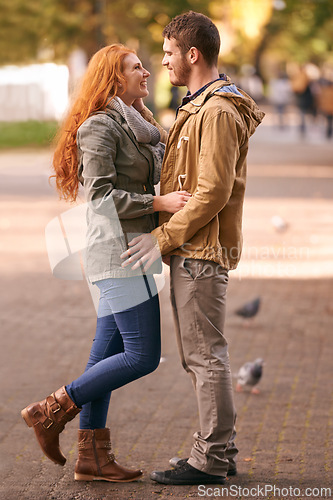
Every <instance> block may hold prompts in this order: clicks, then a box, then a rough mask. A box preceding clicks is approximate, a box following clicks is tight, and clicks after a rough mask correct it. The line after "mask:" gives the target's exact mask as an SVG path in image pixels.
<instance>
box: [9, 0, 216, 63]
mask: <svg viewBox="0 0 333 500" xmlns="http://www.w3.org/2000/svg"><path fill="white" fill-rule="evenodd" d="M190 9H192V10H198V11H200V12H203V13H207V9H208V2H207V0H159V1H158V2H156V0H141V1H140V0H139V1H137V0H29V2H26V0H10V1H8V0H0V11H1V12H2V16H1V19H0V64H1V63H2V64H4V63H15V62H29V61H32V60H36V59H43V55H44V54H45V55H46V56H47V57H49V56H50V54H51V53H52V56H53V57H52V58H53V59H58V60H66V58H67V56H68V54H69V53H70V51H71V50H72V49H73V48H75V47H77V46H80V47H82V48H84V49H85V50H86V52H87V53H88V55H91V54H93V53H94V52H96V50H98V49H99V48H100V47H101V46H103V45H105V44H109V43H114V42H121V43H127V42H128V40H132V41H133V39H135V40H140V44H141V45H143V46H145V47H147V49H149V50H150V51H153V52H154V51H155V50H156V49H157V46H158V48H159V50H160V45H161V32H162V29H163V27H164V25H165V24H166V23H168V22H169V21H170V19H171V18H172V17H174V16H175V15H177V14H180V13H181V12H184V11H187V10H190ZM158 35H159V37H160V39H159V40H158V44H157V38H158Z"/></svg>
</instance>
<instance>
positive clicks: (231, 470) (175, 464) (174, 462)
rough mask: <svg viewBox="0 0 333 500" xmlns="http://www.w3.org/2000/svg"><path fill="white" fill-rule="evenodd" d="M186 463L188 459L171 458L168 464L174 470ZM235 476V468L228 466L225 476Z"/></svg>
mask: <svg viewBox="0 0 333 500" xmlns="http://www.w3.org/2000/svg"><path fill="white" fill-rule="evenodd" d="M187 461H188V458H178V457H173V458H170V460H169V464H170V465H171V467H174V468H175V469H176V468H177V467H179V466H182V465H183V464H184V463H187ZM236 474H237V469H236V467H232V468H231V467H230V466H229V469H228V473H227V476H236Z"/></svg>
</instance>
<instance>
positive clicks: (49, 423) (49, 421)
mask: <svg viewBox="0 0 333 500" xmlns="http://www.w3.org/2000/svg"><path fill="white" fill-rule="evenodd" d="M47 421H48V423H47V424H46V422H47ZM53 424H54V422H53V420H51V419H50V418H47V419H46V420H45V421H44V422H43V424H42V425H43V427H44V429H46V430H47V429H49V428H50V427H51V426H52V425H53Z"/></svg>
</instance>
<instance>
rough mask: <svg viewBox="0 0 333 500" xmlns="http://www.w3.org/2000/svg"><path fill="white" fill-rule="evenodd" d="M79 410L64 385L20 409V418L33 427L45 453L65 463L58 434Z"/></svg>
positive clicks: (53, 459)
mask: <svg viewBox="0 0 333 500" xmlns="http://www.w3.org/2000/svg"><path fill="white" fill-rule="evenodd" d="M80 411H81V409H80V408H78V407H77V406H76V405H75V404H74V402H73V401H72V400H71V398H70V397H69V396H68V394H67V392H66V389H65V386H63V387H61V388H60V389H58V390H57V391H56V392H53V393H52V394H51V396H48V397H47V398H46V399H44V400H43V401H38V402H37V403H32V404H31V405H29V406H27V407H26V408H24V410H22V411H21V415H22V418H23V419H24V420H25V422H26V424H27V425H28V426H29V427H33V429H34V431H35V434H36V438H37V441H38V444H39V446H40V447H41V449H42V450H43V452H44V453H45V455H46V456H47V457H48V458H49V459H50V460H52V462H55V463H56V464H59V465H65V462H66V457H65V456H64V455H63V453H62V451H61V449H60V446H59V434H60V433H61V432H62V431H63V429H64V427H65V424H66V423H67V422H69V421H70V420H72V419H73V418H74V417H75V415H77V414H78V413H79V412H80Z"/></svg>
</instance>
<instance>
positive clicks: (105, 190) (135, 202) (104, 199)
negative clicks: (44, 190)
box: [77, 115, 190, 219]
mask: <svg viewBox="0 0 333 500" xmlns="http://www.w3.org/2000/svg"><path fill="white" fill-rule="evenodd" d="M112 126H113V122H110V118H108V117H107V116H104V115H98V116H92V117H90V118H89V119H88V120H86V121H85V122H84V123H83V124H82V125H81V127H80V128H79V130H78V134H77V142H78V145H79V147H80V149H81V151H82V155H83V158H82V161H83V172H82V177H83V181H84V190H85V195H86V200H87V202H88V203H89V204H90V207H91V209H92V210H93V211H94V212H96V213H99V214H100V215H106V216H107V215H108V213H111V212H110V206H111V205H113V204H114V206H115V208H116V210H117V214H118V217H119V219H134V218H136V217H141V216H143V215H147V214H151V213H153V212H159V211H162V210H163V211H166V212H170V213H176V212H178V211H179V210H181V209H182V208H183V207H184V206H185V204H186V201H187V200H188V198H189V197H190V194H189V193H187V192H186V191H177V192H174V193H169V194H167V195H163V196H153V195H152V194H139V193H132V192H128V191H125V190H123V189H116V188H115V185H116V181H117V171H116V167H115V158H116V153H117V147H119V146H118V145H117V142H118V138H117V136H118V134H117V131H116V130H115V129H112V128H111V127H112Z"/></svg>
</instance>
